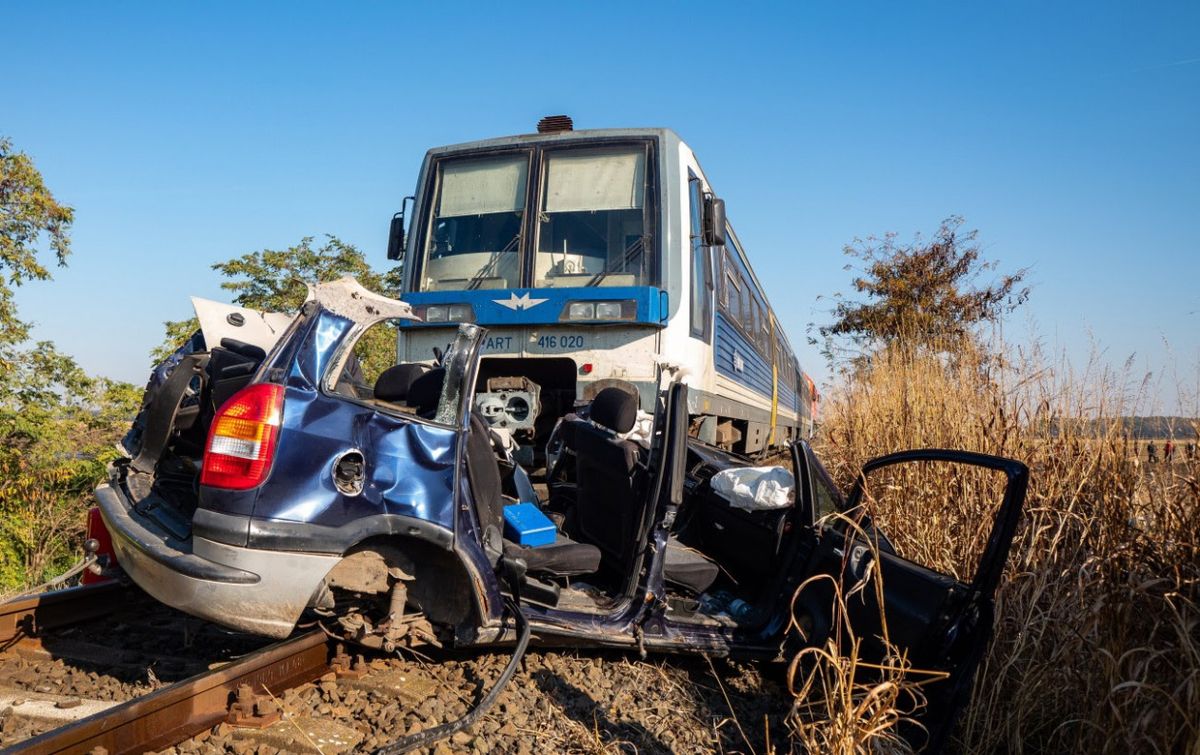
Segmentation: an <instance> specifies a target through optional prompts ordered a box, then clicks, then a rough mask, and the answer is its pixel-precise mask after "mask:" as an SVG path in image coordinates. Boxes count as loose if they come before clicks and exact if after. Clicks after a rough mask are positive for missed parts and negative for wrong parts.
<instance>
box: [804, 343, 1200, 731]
mask: <svg viewBox="0 0 1200 755" xmlns="http://www.w3.org/2000/svg"><path fill="white" fill-rule="evenodd" d="M1153 389H1154V386H1153V385H1152V384H1151V383H1150V382H1149V381H1147V380H1144V379H1139V378H1138V377H1137V376H1136V375H1134V374H1133V373H1132V371H1131V370H1130V369H1129V368H1128V366H1127V367H1126V368H1125V369H1124V370H1115V371H1114V370H1109V369H1105V368H1104V367H1102V366H1101V362H1100V361H1099V360H1098V359H1096V360H1093V361H1092V362H1091V363H1089V364H1088V365H1087V366H1086V367H1085V369H1083V370H1082V371H1075V370H1072V369H1071V368H1070V366H1069V365H1068V363H1067V362H1066V360H1065V359H1050V358H1048V357H1047V355H1046V354H1045V353H1044V352H1043V351H1042V350H1040V349H1039V348H1036V347H1035V348H1032V349H1024V350H1022V349H1015V348H1009V347H1007V346H1005V345H1004V344H1003V343H993V344H989V347H988V348H980V347H977V346H975V345H973V344H970V343H961V342H960V343H958V344H956V345H955V347H954V349H953V351H952V352H949V353H948V352H947V351H946V350H944V349H933V348H909V347H905V346H903V345H894V346H892V347H889V348H886V349H884V350H882V351H881V352H879V353H877V354H875V355H874V356H873V357H872V358H871V359H870V361H869V363H866V362H864V363H863V364H860V365H858V368H857V369H855V370H854V371H853V372H848V373H846V374H845V375H843V376H842V378H841V379H840V380H839V384H838V385H837V386H835V388H834V389H833V390H832V391H830V392H829V395H828V397H827V399H826V400H825V402H824V406H823V407H822V426H821V431H820V433H819V436H818V440H817V442H816V445H817V451H818V455H819V456H820V457H821V458H822V460H823V462H824V463H825V464H826V466H827V467H828V468H829V470H830V472H831V474H833V475H834V477H835V478H836V479H838V481H839V482H840V483H842V484H843V486H845V487H848V486H849V483H850V482H851V481H852V480H853V478H854V476H855V475H856V474H857V471H858V469H859V467H860V466H861V465H862V463H863V462H865V461H867V460H868V459H870V458H872V457H874V456H878V455H881V454H884V453H888V452H891V451H895V450H900V449H905V448H929V447H942V448H957V449H966V450H972V451H980V452H983V453H990V454H996V455H1001V456H1008V457H1012V458H1015V459H1019V460H1021V461H1023V462H1025V463H1026V464H1028V465H1029V467H1030V469H1031V473H1032V479H1031V483H1030V488H1029V493H1028V498H1027V500H1026V504H1025V509H1024V515H1023V519H1022V522H1021V526H1020V528H1019V530H1018V532H1017V535H1016V539H1015V540H1014V542H1013V546H1012V550H1011V552H1010V554H1009V559H1008V563H1007V568H1006V571H1005V574H1004V578H1003V580H1002V583H1001V584H1000V586H999V589H998V591H997V593H996V624H995V636H994V639H993V641H992V643H991V646H990V648H989V651H988V653H987V655H986V657H985V658H984V660H983V662H982V664H981V665H980V668H979V672H978V675H977V677H976V680H975V684H974V690H973V694H972V698H971V701H970V703H969V705H968V706H967V708H966V709H965V711H964V712H963V714H962V715H961V717H960V720H959V724H958V726H957V729H956V731H955V734H954V736H953V738H952V740H951V746H952V749H955V750H958V751H963V752H1018V753H1040V752H1055V753H1059V752H1122V753H1123V752H1154V753H1180V752H1182V753H1200V486H1198V484H1197V476H1198V472H1200V464H1198V463H1197V462H1195V461H1189V460H1187V459H1182V460H1179V461H1177V463H1175V464H1171V465H1166V464H1162V465H1147V464H1144V463H1142V462H1141V461H1140V460H1139V458H1138V449H1139V446H1138V444H1137V442H1136V441H1135V440H1134V439H1132V438H1130V437H1129V435H1128V433H1127V432H1126V429H1125V428H1124V427H1123V426H1122V425H1121V423H1119V422H1117V421H1116V418H1118V417H1122V416H1133V415H1137V414H1140V413H1146V410H1148V409H1150V408H1152V407H1151V404H1152V402H1153V401H1154V393H1155V391H1154V390H1153ZM950 470H954V467H950ZM897 474H898V476H897V477H895V478H893V479H890V480H888V481H886V482H885V483H884V484H883V485H878V484H876V485H873V486H872V488H871V490H872V491H873V492H878V493H882V494H879V495H875V496H873V499H872V500H871V501H870V505H871V507H872V509H873V513H874V514H875V516H876V519H877V521H878V523H879V524H880V526H881V529H882V530H883V531H884V532H886V533H888V534H889V535H890V536H891V537H892V539H893V540H894V541H895V545H896V546H897V549H898V551H899V552H900V553H901V554H902V555H904V556H905V557H908V558H912V559H913V560H916V561H919V562H921V563H925V564H927V565H930V566H933V567H934V568H937V569H939V570H941V571H945V572H948V573H952V574H955V575H956V576H958V577H960V578H963V579H969V577H970V574H971V572H972V569H973V566H974V564H975V563H976V561H977V559H978V556H979V554H980V553H981V552H982V549H983V543H984V542H985V540H986V537H987V534H988V532H989V530H990V528H991V526H992V516H993V514H994V513H995V510H996V508H997V506H998V504H999V500H1000V498H999V492H998V490H999V484H998V481H995V480H988V479H977V478H975V477H971V476H969V475H964V474H962V473H961V472H960V471H945V472H938V473H936V474H933V475H930V474H926V473H924V472H923V471H922V470H905V471H902V472H899V473H897ZM922 475H924V476H922ZM810 653H811V654H812V655H814V656H819V655H821V654H822V653H824V654H825V655H827V656H829V657H828V658H824V657H823V658H822V660H823V661H824V664H823V666H822V668H823V669H824V671H823V672H822V673H826V674H828V673H829V672H830V670H831V669H849V668H852V667H853V665H854V662H855V660H856V659H855V655H854V653H855V649H854V647H853V645H851V646H849V647H846V646H841V647H833V646H831V647H828V648H823V649H821V650H817V651H810ZM909 676H911V674H910V673H906V671H905V669H904V668H903V667H902V665H898V666H897V668H896V669H891V670H889V671H888V674H887V675H886V676H885V678H887V679H890V680H891V682H892V683H893V684H895V685H897V688H898V689H904V688H905V685H906V679H907V678H908V677H909ZM818 687H820V688H821V689H820V690H818V689H817V688H818ZM853 689H854V677H853V676H849V677H844V678H841V679H837V678H826V679H824V681H822V682H821V683H820V684H817V683H816V682H814V683H813V684H811V685H804V684H801V685H799V686H798V687H795V689H794V691H795V692H796V694H797V696H798V700H797V710H798V711H799V713H798V714H797V716H795V717H794V722H793V723H794V725H793V733H794V734H795V736H796V738H797V739H798V740H799V741H800V742H801V743H803V744H807V745H809V746H810V749H811V747H812V745H815V744H817V743H818V742H823V743H824V746H823V747H822V748H821V749H824V750H826V751H833V752H866V751H877V750H878V749H879V748H880V747H882V748H883V749H890V747H889V745H895V744H896V743H895V742H894V737H893V736H892V735H891V732H893V731H894V727H891V726H889V727H885V728H884V729H883V730H882V731H883V732H884V735H885V736H882V737H881V738H880V737H873V735H872V732H874V731H877V730H878V726H877V723H878V721H879V720H881V719H880V717H881V716H883V717H884V718H888V717H889V716H890V717H892V718H896V717H903V716H904V715H906V713H905V710H904V709H903V708H897V709H896V710H893V711H891V712H888V711H882V712H881V711H880V710H876V709H873V710H872V711H871V716H869V717H867V716H861V715H859V716H856V715H853V714H852V712H853V710H854V706H855V705H859V703H857V702H855V700H856V698H855V697H854V695H853V694H847V691H848V690H853ZM821 691H823V692H824V693H825V695H826V696H825V697H824V698H822V700H824V702H821V703H820V704H818V703H817V702H814V700H813V699H811V696H812V695H813V694H814V693H819V692H821ZM831 692H832V693H834V694H833V695H832V696H830V693H831ZM802 695H803V696H807V697H805V698H804V699H801V696H802ZM838 695H841V697H840V698H838ZM819 696H820V695H818V697H819ZM902 697H903V696H902V695H898V696H897V697H896V700H895V702H896V704H897V705H899V704H900V701H901V698H902ZM848 706H849V707H848ZM889 720H890V719H889ZM847 722H851V723H850V724H848V723H847ZM847 726H849V728H850V729H851V731H849V732H847ZM855 727H859V728H855Z"/></svg>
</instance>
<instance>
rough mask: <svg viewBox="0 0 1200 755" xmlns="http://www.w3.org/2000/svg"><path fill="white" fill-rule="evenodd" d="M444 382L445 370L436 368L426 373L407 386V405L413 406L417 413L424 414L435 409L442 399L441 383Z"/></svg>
mask: <svg viewBox="0 0 1200 755" xmlns="http://www.w3.org/2000/svg"><path fill="white" fill-rule="evenodd" d="M444 382H446V369H445V368H444V367H438V368H436V369H432V370H430V371H429V372H426V373H425V374H424V375H421V376H420V377H418V378H417V379H416V380H414V381H412V384H411V385H409V386H408V405H409V406H415V407H416V408H417V412H418V413H421V412H426V411H430V410H433V409H436V408H437V405H438V400H439V399H441V397H442V383H444Z"/></svg>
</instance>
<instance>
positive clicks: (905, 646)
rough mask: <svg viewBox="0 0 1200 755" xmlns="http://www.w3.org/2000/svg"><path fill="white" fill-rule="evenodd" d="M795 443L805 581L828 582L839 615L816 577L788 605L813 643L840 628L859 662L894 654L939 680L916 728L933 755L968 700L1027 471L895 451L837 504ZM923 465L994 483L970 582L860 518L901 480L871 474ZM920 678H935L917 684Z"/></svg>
mask: <svg viewBox="0 0 1200 755" xmlns="http://www.w3.org/2000/svg"><path fill="white" fill-rule="evenodd" d="M802 445H803V447H804V449H805V451H806V452H807V454H808V457H809V458H808V467H809V469H810V470H811V471H813V472H815V473H814V474H812V484H813V486H814V489H815V491H816V492H815V494H814V498H813V500H814V514H815V515H816V516H817V517H818V518H817V522H816V525H815V529H816V535H817V545H816V549H815V553H814V558H813V560H812V562H811V563H810V566H809V572H808V573H809V575H827V576H829V577H831V578H832V579H833V580H834V581H835V582H836V584H838V585H839V587H840V591H841V594H842V596H843V603H842V606H844V608H843V607H842V606H839V605H838V604H836V603H835V602H834V601H833V594H832V588H831V583H830V582H829V581H828V580H825V582H824V585H823V586H822V585H820V582H821V580H820V578H818V579H817V580H814V581H813V583H812V584H813V586H814V587H816V589H814V590H812V591H810V593H809V595H807V596H805V595H803V592H804V591H803V590H802V591H801V595H800V596H798V598H797V605H798V606H799V613H801V620H802V621H803V618H804V614H805V613H806V612H807V614H808V615H809V616H810V617H811V618H813V619H815V622H814V623H815V624H816V625H817V627H818V631H817V632H816V633H814V634H815V636H816V638H817V641H818V642H819V641H820V636H821V634H822V633H823V634H824V635H825V636H830V634H829V633H830V632H833V631H839V630H838V629H837V628H838V627H839V626H841V627H843V628H848V629H849V631H850V632H852V633H853V635H854V636H855V637H857V638H858V639H859V640H860V641H861V645H860V647H859V658H860V660H861V661H864V662H867V663H879V662H881V661H883V660H884V659H885V657H887V656H888V655H889V654H891V653H893V652H895V651H901V652H904V653H905V654H906V655H907V658H908V661H909V662H910V663H911V667H912V668H913V669H915V670H917V671H916V674H917V677H918V678H928V679H935V678H937V677H939V676H940V677H945V678H944V679H943V680H941V681H936V682H934V683H932V684H929V685H928V686H927V687H925V688H924V689H923V691H924V693H925V695H926V698H927V703H928V707H927V713H926V714H924V715H923V716H922V723H923V725H924V726H925V727H926V729H927V732H928V742H929V744H930V745H931V748H930V749H931V751H935V752H936V751H937V749H938V747H939V746H940V743H941V741H942V739H943V738H944V736H945V735H946V733H947V729H948V727H949V724H950V722H951V721H952V720H953V716H954V714H955V713H956V712H957V709H958V708H959V707H960V706H961V705H962V704H963V702H964V701H965V700H966V698H967V697H968V696H969V691H970V684H971V680H972V678H973V676H974V672H975V668H976V666H977V665H978V663H979V661H980V659H981V658H982V655H983V651H984V650H985V648H986V645H987V642H988V640H989V639H990V635H991V631H992V626H993V615H992V608H993V603H992V597H993V594H994V592H995V589H996V585H997V583H998V582H999V579H1000V574H1001V571H1002V570H1003V568H1004V564H1005V561H1006V559H1007V556H1008V551H1009V547H1010V546H1011V544H1012V539H1013V535H1014V532H1015V530H1016V524H1017V520H1018V518H1019V516H1020V512H1021V506H1022V505H1023V503H1024V500H1025V489H1026V486H1027V484H1028V479H1029V470H1028V468H1027V467H1025V465H1024V464H1021V463H1020V462H1016V461H1013V460H1010V459H1004V458H1000V457H996V456H987V455H984V454H978V453H969V452H964V451H945V450H921V451H907V452H901V453H897V454H891V455H888V456H884V457H880V458H878V459H875V460H873V461H870V462H868V463H867V464H866V465H865V466H864V467H863V470H862V473H861V474H860V475H859V477H858V479H857V481H856V482H855V484H854V486H853V488H852V489H851V492H850V494H849V496H848V497H847V498H846V501H845V504H844V505H840V506H839V505H838V500H839V496H838V495H837V493H836V490H832V489H831V486H832V483H831V482H830V481H829V478H828V475H826V474H824V473H823V470H822V469H821V467H820V464H819V462H817V461H816V459H815V456H813V455H812V452H811V450H810V449H808V446H807V444H802ZM932 464H938V465H945V464H953V465H961V466H962V467H966V468H973V470H968V471H970V472H971V473H973V474H974V473H980V474H995V475H999V476H998V477H997V478H996V479H995V480H994V484H993V485H991V486H989V490H991V491H993V492H994V494H995V495H997V496H998V498H999V501H998V505H997V506H996V507H995V509H994V510H995V514H994V518H993V520H992V527H991V530H990V533H989V535H988V537H987V540H986V545H985V547H984V548H983V554H982V556H981V557H980V558H979V560H978V563H977V564H976V565H975V568H974V576H973V577H971V578H970V579H969V581H963V580H960V579H956V578H955V577H953V576H950V575H948V574H943V573H940V572H939V571H936V570H934V569H932V568H929V567H927V566H925V565H922V564H920V563H917V562H916V561H914V560H910V559H908V558H905V557H904V556H903V555H902V554H901V553H898V552H897V549H896V547H895V546H894V545H893V543H892V541H891V540H889V539H888V537H887V535H885V534H884V533H883V532H882V531H881V530H880V529H879V527H877V526H876V524H875V522H874V521H873V520H872V518H871V516H870V512H869V511H868V510H867V505H866V501H867V500H868V499H869V498H870V497H871V493H872V492H874V491H872V488H873V487H874V488H875V490H879V488H881V487H883V486H884V485H886V486H888V487H889V488H890V490H891V491H893V492H896V487H897V486H896V485H895V484H894V483H892V481H894V480H896V479H904V478H903V477H895V476H889V477H887V479H886V480H885V481H884V485H878V484H873V483H872V482H871V475H872V473H877V472H880V471H881V470H888V469H891V470H893V471H896V470H898V471H900V472H910V471H914V469H913V465H917V466H922V465H924V467H925V468H926V469H929V468H930V466H931V465H932ZM900 467H908V469H905V470H899V468H900ZM908 479H911V478H908ZM889 483H892V484H889ZM918 490H919V488H917V487H915V486H914V487H913V488H912V489H911V490H900V491H898V495H900V496H901V499H903V498H905V497H909V498H911V496H912V495H915V494H917V491H918ZM1000 490H1003V492H1002V493H1000ZM838 509H840V511H839V510H838ZM876 578H878V579H876ZM814 600H816V601H818V602H814ZM820 602H824V603H825V605H824V606H821V605H819V603H820ZM843 647H848V645H845V644H844V645H843ZM921 672H937V673H935V674H931V675H925V676H924V677H922V675H921Z"/></svg>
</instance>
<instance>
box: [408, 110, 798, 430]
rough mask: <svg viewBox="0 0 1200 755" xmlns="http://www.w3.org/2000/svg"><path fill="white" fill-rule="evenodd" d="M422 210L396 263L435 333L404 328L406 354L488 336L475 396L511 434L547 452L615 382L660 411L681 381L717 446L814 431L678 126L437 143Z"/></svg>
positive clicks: (766, 309)
mask: <svg viewBox="0 0 1200 755" xmlns="http://www.w3.org/2000/svg"><path fill="white" fill-rule="evenodd" d="M414 199H415V204H414V207H415V214H414V215H413V220H412V223H411V228H410V231H409V233H408V235H407V244H406V245H405V246H403V247H400V246H399V245H393V248H394V249H395V252H393V253H394V254H397V255H398V253H400V252H402V253H403V255H404V260H405V267H404V273H405V275H404V278H405V280H404V294H403V298H404V300H405V301H408V302H409V303H410V304H412V305H413V307H414V308H415V309H416V310H417V312H418V314H420V315H422V317H423V318H424V320H425V323H423V324H414V325H408V324H406V325H405V326H404V327H402V328H401V332H400V336H399V358H400V359H401V360H404V361H424V360H428V359H429V358H430V357H431V355H432V352H433V349H434V348H435V347H445V345H446V344H447V343H448V342H449V340H450V339H451V337H452V329H453V328H454V326H455V323H456V322H458V321H461V320H470V321H474V322H478V323H480V324H481V325H483V326H485V327H486V328H487V329H488V338H487V342H486V345H485V352H484V353H485V356H484V359H483V360H482V362H481V365H480V370H481V371H480V377H479V381H478V383H477V386H476V391H477V403H478V404H479V405H480V406H481V408H483V409H484V411H485V414H486V415H487V416H488V418H489V420H491V421H492V422H493V423H494V424H495V425H497V426H499V427H507V428H508V429H510V430H515V431H517V433H518V435H519V436H523V438H524V442H526V443H528V444H530V445H536V442H535V441H536V439H542V440H544V438H545V435H546V433H548V431H549V428H550V427H552V425H553V423H554V421H555V420H556V419H557V418H558V417H559V416H561V415H562V414H564V413H566V412H567V411H570V410H571V409H572V408H574V406H575V405H576V404H578V403H581V402H585V401H587V400H589V399H590V398H591V397H593V396H594V395H595V393H596V392H597V391H598V390H600V389H602V388H604V387H607V386H610V385H619V386H622V387H625V388H627V389H629V390H636V391H637V392H638V393H639V394H640V396H641V398H642V402H643V408H644V409H646V410H648V411H649V410H651V409H652V407H651V406H650V405H649V402H652V401H654V400H655V396H656V395H657V385H658V383H659V379H660V375H661V373H662V371H663V370H671V371H681V372H682V374H683V376H684V381H685V382H686V383H687V384H688V385H689V388H690V390H689V397H690V403H691V406H690V407H689V409H690V414H691V415H692V419H693V427H694V431H695V432H696V434H698V435H699V436H700V437H701V438H702V439H703V440H706V441H708V442H711V443H714V444H719V445H722V446H725V447H728V448H731V449H733V450H735V451H739V452H743V453H755V452H759V451H762V450H764V449H766V448H767V447H769V446H772V445H780V444H782V443H784V442H786V441H787V440H788V439H791V438H795V437H799V436H807V435H808V434H810V433H811V430H812V414H813V409H814V406H813V397H812V392H811V389H810V384H809V382H808V380H807V378H806V377H805V376H804V374H803V373H802V371H801V370H800V367H799V364H798V363H797V361H796V358H795V355H794V352H793V351H792V349H791V346H790V344H789V343H788V340H787V337H786V336H785V335H784V333H783V332H782V330H781V329H780V327H779V324H778V322H777V320H776V319H775V316H774V313H773V311H772V309H771V307H770V305H769V303H768V302H767V299H766V296H765V295H764V293H763V290H762V286H761V285H760V284H759V281H758V279H757V277H756V276H755V275H754V272H753V269H752V268H751V267H750V264H749V260H748V258H747V256H746V254H745V251H744V250H743V249H742V247H741V245H740V243H739V242H738V241H737V237H736V235H735V234H734V233H733V229H732V227H731V226H730V225H729V224H728V223H727V222H725V221H724V204H723V203H722V202H720V200H715V197H714V192H713V189H712V186H711V185H710V184H709V182H708V179H707V177H706V176H705V174H704V171H703V170H702V169H701V167H700V164H699V162H698V161H697V159H696V156H695V154H693V152H692V150H691V149H690V148H689V147H688V146H687V145H686V144H685V143H684V142H683V141H682V140H681V139H680V138H679V137H678V136H677V135H676V134H675V133H674V132H673V131H670V130H668V129H604V130H590V131H570V130H567V131H557V132H552V133H538V134H532V135H525V136H514V137H506V138H500V139H490V140H486V141H480V142H472V143H469V144H460V145H454V146H449V147H440V148H436V149H433V150H430V151H429V152H428V154H427V155H426V158H425V161H424V164H423V165H422V169H421V175H420V178H419V180H418V184H417V190H416V194H415V197H414ZM527 208H536V212H529V211H527ZM400 223H401V224H402V223H403V220H400ZM716 228H720V229H721V230H724V233H720V232H719V231H718V230H715V229H716ZM722 237H723V238H722ZM522 406H524V407H525V409H524V410H523V409H522Z"/></svg>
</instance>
